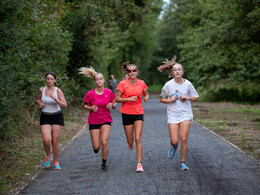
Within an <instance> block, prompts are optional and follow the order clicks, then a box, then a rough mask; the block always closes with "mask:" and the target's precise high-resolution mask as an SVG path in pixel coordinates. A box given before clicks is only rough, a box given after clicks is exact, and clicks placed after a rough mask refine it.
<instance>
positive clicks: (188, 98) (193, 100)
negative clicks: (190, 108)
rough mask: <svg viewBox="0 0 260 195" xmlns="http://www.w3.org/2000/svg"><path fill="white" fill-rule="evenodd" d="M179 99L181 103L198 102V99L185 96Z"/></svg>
mask: <svg viewBox="0 0 260 195" xmlns="http://www.w3.org/2000/svg"><path fill="white" fill-rule="evenodd" d="M180 99H181V100H182V101H184V100H190V101H192V102H196V101H198V98H197V97H188V96H186V95H185V94H183V95H181V97H180Z"/></svg>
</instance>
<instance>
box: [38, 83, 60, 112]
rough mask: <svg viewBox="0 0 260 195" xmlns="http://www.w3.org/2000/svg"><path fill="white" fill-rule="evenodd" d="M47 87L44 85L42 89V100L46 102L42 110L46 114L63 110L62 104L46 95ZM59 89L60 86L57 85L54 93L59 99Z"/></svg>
mask: <svg viewBox="0 0 260 195" xmlns="http://www.w3.org/2000/svg"><path fill="white" fill-rule="evenodd" d="M45 88H46V87H44V88H43V90H42V99H41V101H42V103H44V107H43V109H42V112H43V113H46V114H56V113H58V112H60V111H61V108H60V105H59V104H58V103H57V102H56V101H55V100H54V99H52V98H51V97H49V96H46V95H45ZM57 89H58V88H57V87H55V91H54V95H55V97H56V98H57V99H59V98H58V94H57Z"/></svg>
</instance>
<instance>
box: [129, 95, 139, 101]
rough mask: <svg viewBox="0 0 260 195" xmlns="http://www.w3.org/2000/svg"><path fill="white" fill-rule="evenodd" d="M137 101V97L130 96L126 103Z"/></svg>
mask: <svg viewBox="0 0 260 195" xmlns="http://www.w3.org/2000/svg"><path fill="white" fill-rule="evenodd" d="M136 100H137V96H132V97H130V98H128V101H130V102H135V101H136Z"/></svg>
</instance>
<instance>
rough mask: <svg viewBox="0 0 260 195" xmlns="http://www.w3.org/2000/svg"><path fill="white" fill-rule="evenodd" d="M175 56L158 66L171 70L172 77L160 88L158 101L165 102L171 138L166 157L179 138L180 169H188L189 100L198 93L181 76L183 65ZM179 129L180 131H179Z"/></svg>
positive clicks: (160, 68)
mask: <svg viewBox="0 0 260 195" xmlns="http://www.w3.org/2000/svg"><path fill="white" fill-rule="evenodd" d="M175 60H176V57H173V58H172V60H171V61H168V60H166V61H164V64H163V65H161V66H160V67H158V70H159V71H163V70H171V74H170V75H169V77H172V76H173V79H171V80H170V81H168V82H167V83H165V85H164V86H163V88H162V92H161V96H160V101H161V102H162V103H165V104H167V117H168V127H169V134H170V139H171V149H170V150H169V152H168V157H169V158H170V159H172V158H173V157H174V154H175V152H176V150H177V148H178V143H179V139H180V142H181V162H180V168H181V170H189V168H188V167H187V165H186V164H185V157H186V154H187V150H188V142H187V141H188V135H189V130H190V124H191V122H192V121H193V114H192V108H191V103H190V102H191V101H197V99H198V97H199V95H198V93H197V91H196V89H195V88H194V87H193V85H192V83H191V82H190V81H188V80H187V79H184V78H183V77H182V75H183V73H184V70H183V66H182V65H181V64H179V63H177V62H175ZM179 129H180V131H179Z"/></svg>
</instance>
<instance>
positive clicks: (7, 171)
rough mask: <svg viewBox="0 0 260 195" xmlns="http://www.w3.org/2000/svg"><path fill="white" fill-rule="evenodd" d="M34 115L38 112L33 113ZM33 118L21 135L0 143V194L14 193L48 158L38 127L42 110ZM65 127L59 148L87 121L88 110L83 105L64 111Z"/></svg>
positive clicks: (40, 168)
mask: <svg viewBox="0 0 260 195" xmlns="http://www.w3.org/2000/svg"><path fill="white" fill-rule="evenodd" d="M34 114H35V113H34ZM36 115H37V116H36V117H31V118H30V124H29V125H27V126H25V129H24V130H23V132H22V133H20V135H19V136H17V137H14V138H13V139H12V140H6V141H1V143H0V163H1V167H0V177H1V180H0V194H6V193H15V191H17V190H18V189H20V188H21V187H22V186H24V185H25V184H26V182H28V181H30V179H31V178H32V177H33V176H34V175H35V174H36V173H37V172H39V171H40V170H42V163H43V159H44V157H45V152H44V148H43V141H42V137H41V132H40V127H39V120H40V118H39V116H40V113H37V114H36ZM63 115H64V120H65V126H64V128H63V129H62V133H61V137H60V149H61V148H62V147H64V146H65V145H67V143H68V142H69V141H70V140H71V139H72V138H73V136H75V135H76V134H77V132H78V131H79V130H81V128H82V127H83V125H84V124H85V123H86V122H87V116H88V113H87V112H86V111H84V110H83V109H82V108H81V106H70V107H69V108H68V109H64V110H63Z"/></svg>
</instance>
